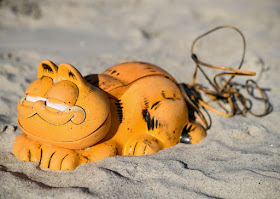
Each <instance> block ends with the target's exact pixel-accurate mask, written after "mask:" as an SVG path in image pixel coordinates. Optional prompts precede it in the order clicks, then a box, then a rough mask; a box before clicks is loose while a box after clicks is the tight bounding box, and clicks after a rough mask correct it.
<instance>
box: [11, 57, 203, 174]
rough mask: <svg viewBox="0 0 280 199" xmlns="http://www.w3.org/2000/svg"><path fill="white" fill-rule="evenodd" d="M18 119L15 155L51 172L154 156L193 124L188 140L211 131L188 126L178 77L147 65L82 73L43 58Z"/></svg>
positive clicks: (136, 64) (19, 107)
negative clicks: (115, 159) (105, 160)
mask: <svg viewBox="0 0 280 199" xmlns="http://www.w3.org/2000/svg"><path fill="white" fill-rule="evenodd" d="M18 123H19V126H20V128H21V129H22V130H23V132H24V133H23V134H21V135H19V136H18V137H17V138H16V140H15V142H14V146H13V151H14V154H15V155H16V156H17V157H18V158H19V159H20V160H22V161H34V162H40V165H41V168H49V169H51V170H67V169H69V170H72V169H75V168H76V167H77V166H78V165H80V164H82V163H85V162H95V161H98V160H100V159H102V158H106V157H110V156H116V155H147V154H152V153H155V152H157V151H159V150H161V149H163V148H167V147H171V146H174V145H176V144H177V143H179V141H180V136H181V134H182V132H184V133H186V129H188V128H189V127H190V126H191V128H189V129H188V131H189V132H187V133H189V136H190V143H196V142H198V141H200V140H201V139H203V138H204V137H205V135H206V133H205V131H204V129H203V128H202V127H200V126H198V125H197V124H196V123H190V121H189V118H188V110H187V104H186V101H185V99H184V97H183V95H182V93H181V91H180V89H179V87H178V84H177V82H176V80H175V79H174V78H173V77H172V76H171V75H169V74H168V73H167V72H165V71H164V70H162V69H161V68H159V67H157V66H154V65H152V64H148V63H142V62H130V63H123V64H119V65H116V66H113V67H111V68H109V69H108V70H106V71H105V72H104V73H102V74H98V75H96V74H94V75H89V76H86V77H85V78H84V77H82V76H81V74H80V73H79V72H78V71H77V69H75V68H74V67H73V66H71V65H70V64H65V63H64V64H60V65H59V67H57V66H56V65H55V64H53V63H52V62H50V61H48V60H45V61H43V62H42V63H41V64H40V65H39V68H38V79H36V80H35V81H34V82H32V83H31V84H30V86H29V87H28V88H27V90H26V92H25V96H24V97H23V98H22V99H21V100H20V101H19V103H18ZM196 127H197V128H196Z"/></svg>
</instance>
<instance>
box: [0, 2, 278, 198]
mask: <svg viewBox="0 0 280 199" xmlns="http://www.w3.org/2000/svg"><path fill="white" fill-rule="evenodd" d="M0 5H1V7H0V181H1V183H0V198H9V199H10V198H280V159H279V155H280V148H279V140H280V139H279V138H280V130H279V129H280V122H279V118H280V103H279V101H280V82H279V79H280V78H279V75H280V67H279V52H280V39H279V35H280V24H279V20H280V3H279V2H278V1H277V0H275V1H263V0H255V1H239V0H238V1H222V0H213V1H203V0H197V1H189V0H187V1H186V0H162V1H160V0H154V1H149V0H142V1H137V0H120V1H102V0H97V1H90V0H82V1H79V2H78V1H67V0H61V1H55V0H48V1H35V0H29V1H28V0H20V1H7V0H2V1H0ZM225 24H229V25H234V26H236V27H237V28H239V29H240V30H241V31H242V32H243V33H244V35H245V37H246V41H247V49H246V57H245V62H244V65H243V69H246V70H252V71H255V72H256V73H257V75H256V76H255V77H252V79H254V80H256V81H257V83H258V84H259V85H260V87H261V88H265V92H266V94H267V96H268V98H269V101H270V103H271V104H272V106H273V110H272V112H271V113H270V114H269V115H267V116H265V117H261V118H257V117H254V116H252V115H249V114H248V115H247V117H242V116H241V115H237V116H234V117H231V118H225V117H223V116H220V115H216V114H214V113H211V112H209V114H210V116H211V119H212V126H211V129H210V130H209V131H207V133H208V136H207V137H206V138H205V139H204V140H203V141H201V142H200V143H198V144H195V145H187V144H182V143H180V144H178V145H176V146H175V147H172V148H168V149H164V150H162V151H160V152H158V153H156V154H153V155H148V156H142V157H125V156H118V157H111V158H106V159H104V160H102V161H99V162H96V163H87V164H83V165H81V166H79V167H77V169H76V170H73V171H65V172H54V171H49V170H42V169H40V168H39V167H38V163H32V162H21V161H19V160H18V159H17V158H16V157H15V156H14V155H13V153H12V145H13V141H14V139H15V137H16V136H17V135H18V134H20V133H21V132H22V131H21V130H20V129H19V127H18V125H17V109H16V107H17V102H18V100H19V99H20V98H21V97H22V96H23V95H24V91H25V89H26V88H27V87H28V85H29V84H30V83H31V82H32V81H33V80H34V79H36V76H37V67H38V65H39V63H40V62H41V61H42V60H45V59H49V60H51V61H53V62H54V63H56V64H60V63H62V62H67V63H70V64H72V65H74V66H75V67H76V68H77V69H79V70H80V72H81V73H82V75H88V74H93V73H101V72H103V71H104V70H106V69H107V68H108V67H110V66H113V65H115V64H118V63H121V62H125V61H132V60H136V61H144V62H150V63H153V64H155V65H158V66H160V67H162V68H163V69H165V70H166V71H168V72H169V73H170V74H171V75H173V76H174V77H175V78H176V79H177V81H178V82H184V83H191V81H192V74H193V72H194V67H195V65H194V63H193V61H192V60H191V57H190V47H191V43H192V41H193V40H194V39H195V38H196V37H197V36H199V35H200V34H202V33H204V32H206V31H208V30H209V29H211V28H214V27H216V26H219V25H225ZM241 50H242V42H241V39H240V36H239V35H238V34H236V33H235V32H233V31H232V30H221V31H218V32H217V33H213V35H211V36H209V37H208V38H205V39H204V40H203V41H201V43H200V44H199V45H198V46H197V50H196V53H197V54H198V55H200V57H201V58H203V60H205V61H208V62H210V63H213V64H220V65H226V66H231V67H235V66H237V65H238V63H239V61H240V57H241ZM215 72H216V71H213V70H209V73H210V74H214V73H215ZM247 78H248V77H238V78H236V79H234V82H236V83H239V84H244V82H245V81H246V79H247ZM250 78H251V77H250ZM198 81H200V82H202V83H206V82H205V80H203V79H202V76H200V77H199V79H198ZM205 85H207V84H205ZM207 86H208V85H207ZM242 92H245V90H244V89H243V90H242ZM245 93H246V92H245ZM252 102H253V110H254V111H255V112H258V113H261V112H262V111H263V104H262V103H261V102H258V101H257V100H252Z"/></svg>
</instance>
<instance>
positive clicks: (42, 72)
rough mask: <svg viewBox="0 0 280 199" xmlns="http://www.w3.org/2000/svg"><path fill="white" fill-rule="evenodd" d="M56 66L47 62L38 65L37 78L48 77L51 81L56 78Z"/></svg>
mask: <svg viewBox="0 0 280 199" xmlns="http://www.w3.org/2000/svg"><path fill="white" fill-rule="evenodd" d="M56 74H57V66H56V65H55V64H54V63H52V62H51V61H49V60H44V61H42V62H41V63H40V64H39V67H38V78H42V77H43V76H45V77H50V78H52V79H55V78H56Z"/></svg>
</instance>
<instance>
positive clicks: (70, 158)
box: [41, 145, 87, 171]
mask: <svg viewBox="0 0 280 199" xmlns="http://www.w3.org/2000/svg"><path fill="white" fill-rule="evenodd" d="M85 162H87V159H86V158H85V157H83V156H81V155H80V153H78V152H76V151H73V150H70V149H64V148H60V147H55V146H46V145H43V146H42V159H41V168H43V169H50V170H54V171H59V170H62V171H64V170H73V169H75V168H76V167H77V166H79V165H80V164H83V163H85Z"/></svg>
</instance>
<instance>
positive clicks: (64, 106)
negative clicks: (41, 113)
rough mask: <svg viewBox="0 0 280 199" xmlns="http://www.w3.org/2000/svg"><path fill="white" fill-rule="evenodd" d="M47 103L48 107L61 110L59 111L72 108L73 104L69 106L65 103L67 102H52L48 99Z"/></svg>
mask: <svg viewBox="0 0 280 199" xmlns="http://www.w3.org/2000/svg"><path fill="white" fill-rule="evenodd" d="M46 105H47V106H48V107H51V108H54V109H57V110H59V111H65V110H67V109H69V108H71V106H67V105H65V104H56V103H51V102H49V101H48V100H47V101H46Z"/></svg>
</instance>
